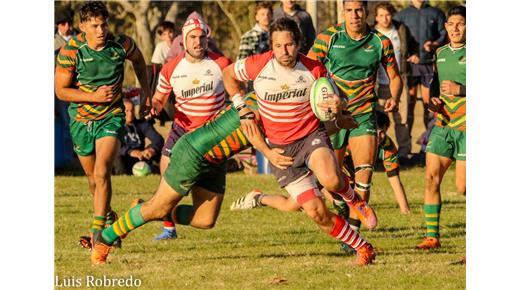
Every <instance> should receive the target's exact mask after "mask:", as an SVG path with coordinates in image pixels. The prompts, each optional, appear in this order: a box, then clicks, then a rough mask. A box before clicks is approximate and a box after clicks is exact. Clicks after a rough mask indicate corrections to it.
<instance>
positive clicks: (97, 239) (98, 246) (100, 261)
mask: <svg viewBox="0 0 520 290" xmlns="http://www.w3.org/2000/svg"><path fill="white" fill-rule="evenodd" d="M111 248H112V247H111V246H110V245H107V244H105V243H104V242H103V241H102V237H101V231H97V232H95V233H94V235H93V236H92V249H91V251H90V262H91V263H92V265H93V266H100V265H104V264H105V263H106V261H107V257H108V254H109V253H110V249H111Z"/></svg>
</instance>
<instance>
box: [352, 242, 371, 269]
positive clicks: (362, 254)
mask: <svg viewBox="0 0 520 290" xmlns="http://www.w3.org/2000/svg"><path fill="white" fill-rule="evenodd" d="M375 259H376V252H375V251H374V248H373V247H372V245H371V244H369V243H366V244H365V245H364V246H363V247H361V248H359V250H357V254H356V261H355V262H354V263H355V264H356V265H357V266H366V265H368V264H371V263H372V261H373V260H375Z"/></svg>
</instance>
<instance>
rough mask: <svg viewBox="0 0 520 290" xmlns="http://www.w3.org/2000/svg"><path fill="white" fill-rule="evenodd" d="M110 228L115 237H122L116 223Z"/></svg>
mask: <svg viewBox="0 0 520 290" xmlns="http://www.w3.org/2000/svg"><path fill="white" fill-rule="evenodd" d="M112 228H113V229H114V233H116V235H117V236H118V237H120V236H122V235H123V234H122V233H121V229H120V228H119V224H118V223H117V222H115V223H114V224H113V225H112Z"/></svg>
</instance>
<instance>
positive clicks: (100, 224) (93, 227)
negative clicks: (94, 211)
mask: <svg viewBox="0 0 520 290" xmlns="http://www.w3.org/2000/svg"><path fill="white" fill-rule="evenodd" d="M105 221H106V217H105V216H94V220H93V221H92V224H90V232H91V233H94V232H97V231H101V230H102V229H103V228H104V227H105Z"/></svg>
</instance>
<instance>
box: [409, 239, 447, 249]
mask: <svg viewBox="0 0 520 290" xmlns="http://www.w3.org/2000/svg"><path fill="white" fill-rule="evenodd" d="M440 247H441V242H440V241H439V239H436V238H432V237H426V238H424V240H423V241H422V243H420V244H419V245H417V247H415V248H416V249H419V250H431V249H436V248H440Z"/></svg>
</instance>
